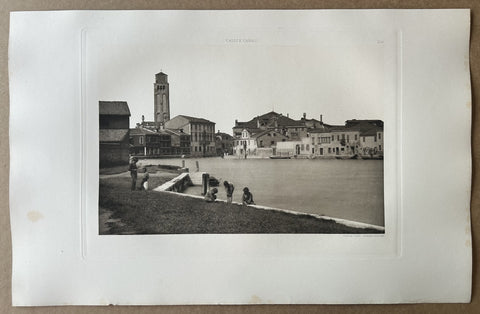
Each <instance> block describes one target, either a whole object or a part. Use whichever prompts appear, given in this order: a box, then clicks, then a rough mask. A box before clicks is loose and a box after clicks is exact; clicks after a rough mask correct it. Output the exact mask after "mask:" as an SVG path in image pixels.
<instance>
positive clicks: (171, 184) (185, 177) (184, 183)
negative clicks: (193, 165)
mask: <svg viewBox="0 0 480 314" xmlns="http://www.w3.org/2000/svg"><path fill="white" fill-rule="evenodd" d="M192 185H193V183H192V180H191V179H190V174H189V173H187V172H185V173H182V174H180V175H179V176H178V177H175V178H173V179H172V180H170V181H168V182H165V183H164V184H162V185H160V186H159V187H156V188H154V189H153V191H171V192H183V191H184V190H185V189H186V188H187V187H189V186H192Z"/></svg>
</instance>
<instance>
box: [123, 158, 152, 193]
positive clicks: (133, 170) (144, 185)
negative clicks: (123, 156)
mask: <svg viewBox="0 0 480 314" xmlns="http://www.w3.org/2000/svg"><path fill="white" fill-rule="evenodd" d="M137 162H138V158H137V157H132V158H131V159H130V162H129V165H128V171H130V177H131V178H132V185H131V190H132V191H135V190H136V189H137V173H138V168H137ZM143 170H144V174H143V178H142V182H141V183H140V186H139V187H138V189H139V190H145V191H147V190H148V179H149V178H150V175H149V174H148V171H147V168H146V167H144V168H143Z"/></svg>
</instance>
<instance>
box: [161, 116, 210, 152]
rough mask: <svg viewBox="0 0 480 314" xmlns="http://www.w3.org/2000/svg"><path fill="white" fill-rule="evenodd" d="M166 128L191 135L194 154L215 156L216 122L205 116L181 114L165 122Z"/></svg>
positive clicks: (191, 148) (191, 146) (191, 149)
mask: <svg viewBox="0 0 480 314" xmlns="http://www.w3.org/2000/svg"><path fill="white" fill-rule="evenodd" d="M165 129H170V130H178V131H181V132H184V133H186V134H188V135H190V154H191V155H192V156H215V154H216V148H215V138H214V137H215V123H214V122H212V121H209V120H207V119H203V118H196V117H190V116H186V115H179V116H176V117H174V118H172V119H171V120H168V121H166V122H165Z"/></svg>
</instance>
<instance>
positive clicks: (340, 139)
mask: <svg viewBox="0 0 480 314" xmlns="http://www.w3.org/2000/svg"><path fill="white" fill-rule="evenodd" d="M309 135H310V139H311V143H312V145H313V147H312V156H316V157H337V156H339V157H342V156H343V157H353V156H355V155H358V156H365V157H367V156H370V157H373V156H375V157H380V156H383V121H381V120H347V121H346V122H345V125H344V126H330V127H329V128H321V129H312V130H309Z"/></svg>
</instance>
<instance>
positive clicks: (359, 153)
mask: <svg viewBox="0 0 480 314" xmlns="http://www.w3.org/2000/svg"><path fill="white" fill-rule="evenodd" d="M469 36H470V11H469V10H298V11H289V10H285V11H275V10H270V11H263V10H259V11H58V12H13V13H12V14H11V23H10V44H9V80H10V143H11V145H10V165H11V166H10V169H11V172H10V211H11V212H10V215H11V225H12V245H13V250H12V253H13V269H12V277H13V278H12V297H13V304H14V305H17V306H31V305H67V304H70V305H72V304H73V305H76V304H78V305H108V304H118V305H126V304H138V305H150V304H248V303H262V304H263V303H278V304H309V303H310V304H312V303H331V304H352V303H412V302H469V300H470V293H471V262H472V261H471V234H470V214H469V212H470V183H471V151H470V124H471V91H470V71H469ZM195 168H197V169H195ZM147 174H148V175H147ZM204 174H208V175H209V176H212V177H215V178H216V179H219V180H217V181H219V182H217V183H215V182H214V181H215V180H210V181H208V184H207V181H205V180H206V179H205V178H206V177H205V176H204ZM224 181H230V184H234V185H235V189H234V192H233V203H230V202H229V194H228V193H229V184H228V182H227V184H225V185H224ZM145 182H146V183H147V184H146V185H145V184H144V183H145ZM191 185H193V186H191ZM217 185H219V186H218V187H215V188H214V186H217ZM187 186H188V187H187ZM247 186H248V188H249V190H248V189H247V190H245V188H247ZM184 188H185V189H184ZM139 189H140V190H139ZM202 189H204V190H202ZM214 190H217V192H218V194H217V195H218V199H217V200H216V201H215V202H210V201H211V199H209V197H210V198H211V197H212V193H213V194H214V195H215V193H217V192H214ZM242 193H243V195H242ZM248 193H252V194H248ZM249 195H253V199H254V200H255V204H252V203H250V201H249V199H248V197H249ZM214 198H215V197H214ZM242 201H243V204H242ZM247 203H248V204H247Z"/></svg>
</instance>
